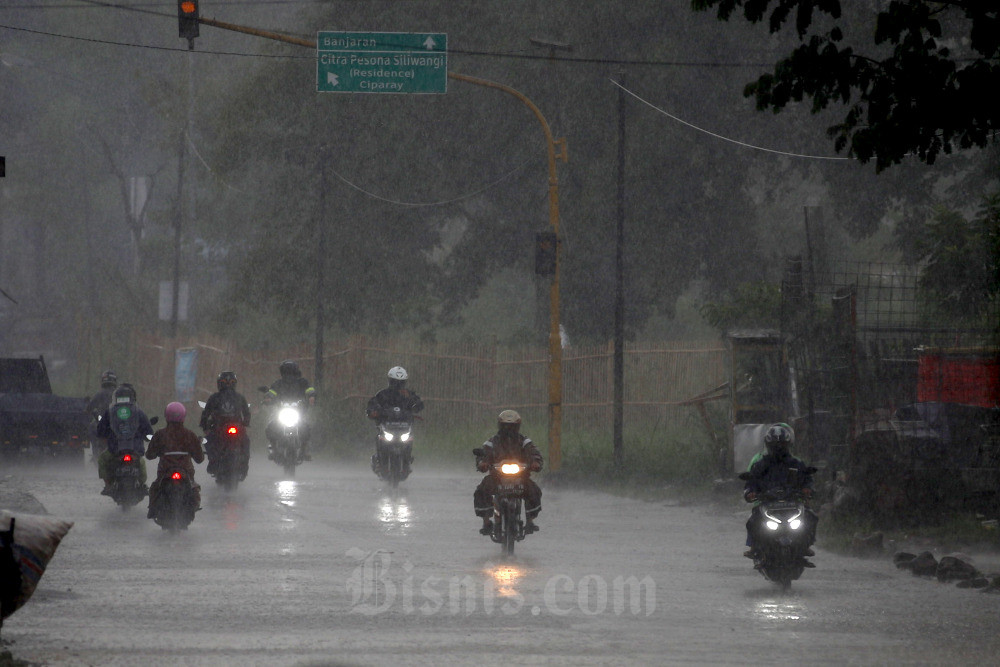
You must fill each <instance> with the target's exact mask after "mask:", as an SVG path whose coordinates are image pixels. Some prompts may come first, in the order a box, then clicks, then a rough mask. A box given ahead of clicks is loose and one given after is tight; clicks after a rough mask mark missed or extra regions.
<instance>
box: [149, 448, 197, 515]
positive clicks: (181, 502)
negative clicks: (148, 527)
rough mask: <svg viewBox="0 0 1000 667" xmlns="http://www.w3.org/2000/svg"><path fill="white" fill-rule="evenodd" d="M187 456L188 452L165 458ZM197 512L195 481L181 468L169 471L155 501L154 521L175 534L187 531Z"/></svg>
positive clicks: (172, 454) (167, 454) (169, 454)
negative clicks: (179, 531)
mask: <svg viewBox="0 0 1000 667" xmlns="http://www.w3.org/2000/svg"><path fill="white" fill-rule="evenodd" d="M186 454H187V452H167V453H166V454H164V456H178V455H186ZM197 511H198V503H197V502H196V500H195V496H194V482H193V480H192V479H191V478H190V477H189V476H188V474H187V472H185V471H184V470H183V469H181V468H173V469H171V470H168V471H167V474H166V475H165V476H164V477H163V479H161V480H160V484H159V491H158V493H157V494H156V499H155V500H154V501H153V521H154V522H156V525H158V526H160V527H161V528H163V529H164V530H169V531H170V532H172V533H174V532H177V531H178V530H187V527H188V524H190V523H191V522H192V521H193V520H194V513H195V512H197Z"/></svg>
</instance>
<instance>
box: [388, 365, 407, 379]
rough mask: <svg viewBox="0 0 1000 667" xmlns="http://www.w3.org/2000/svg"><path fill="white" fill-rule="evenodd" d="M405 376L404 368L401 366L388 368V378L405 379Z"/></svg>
mask: <svg viewBox="0 0 1000 667" xmlns="http://www.w3.org/2000/svg"><path fill="white" fill-rule="evenodd" d="M407 377H409V376H407V374H406V369H405V368H403V367H402V366H393V367H392V368H390V369H389V379H390V380H405V379H406V378H407Z"/></svg>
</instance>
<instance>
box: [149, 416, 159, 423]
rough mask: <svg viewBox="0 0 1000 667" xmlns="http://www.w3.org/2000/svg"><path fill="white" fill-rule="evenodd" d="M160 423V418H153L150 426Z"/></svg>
mask: <svg viewBox="0 0 1000 667" xmlns="http://www.w3.org/2000/svg"><path fill="white" fill-rule="evenodd" d="M158 421H160V418H159V417H152V418H150V420H149V423H150V424H155V423H156V422H158Z"/></svg>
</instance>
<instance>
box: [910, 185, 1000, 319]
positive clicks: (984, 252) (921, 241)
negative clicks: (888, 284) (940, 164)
mask: <svg viewBox="0 0 1000 667" xmlns="http://www.w3.org/2000/svg"><path fill="white" fill-rule="evenodd" d="M899 243H900V246H901V247H902V249H903V250H904V253H905V254H906V255H907V256H908V258H909V259H911V260H912V261H915V262H919V263H921V264H922V269H921V272H920V279H919V284H920V287H921V288H922V289H923V290H925V293H926V294H927V295H928V297H929V300H930V302H931V305H932V307H934V308H935V309H936V310H938V311H940V312H941V313H942V314H944V315H946V316H948V317H951V318H956V319H958V320H966V321H969V320H971V321H975V320H981V321H985V322H987V326H989V327H991V328H992V327H995V326H996V316H997V307H998V305H1000V195H996V194H995V195H993V196H990V197H986V198H985V199H984V200H983V203H982V206H981V207H980V209H979V211H978V213H977V214H976V215H975V217H973V218H972V219H971V220H969V219H966V217H965V216H963V215H962V214H961V213H958V212H956V211H951V210H947V209H943V208H941V209H938V210H937V212H936V213H935V214H934V216H933V217H932V218H931V219H930V220H929V221H927V222H926V223H925V225H924V226H923V228H921V229H919V230H916V231H915V232H914V233H912V234H911V235H909V236H907V237H901V238H900V239H899Z"/></svg>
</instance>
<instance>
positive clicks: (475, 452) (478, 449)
mask: <svg viewBox="0 0 1000 667" xmlns="http://www.w3.org/2000/svg"><path fill="white" fill-rule="evenodd" d="M472 453H473V454H475V455H476V456H482V455H483V450H482V448H481V447H476V448H475V449H473V450H472Z"/></svg>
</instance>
